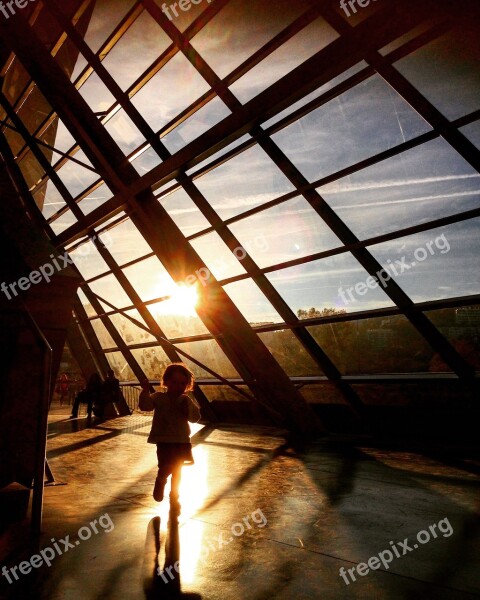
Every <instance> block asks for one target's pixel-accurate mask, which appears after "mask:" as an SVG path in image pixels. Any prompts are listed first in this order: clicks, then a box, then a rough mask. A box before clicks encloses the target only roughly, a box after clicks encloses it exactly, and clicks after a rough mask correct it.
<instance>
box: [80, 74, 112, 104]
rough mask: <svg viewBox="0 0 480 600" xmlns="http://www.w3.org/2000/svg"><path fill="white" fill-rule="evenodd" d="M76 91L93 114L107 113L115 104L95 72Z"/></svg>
mask: <svg viewBox="0 0 480 600" xmlns="http://www.w3.org/2000/svg"><path fill="white" fill-rule="evenodd" d="M78 91H79V93H80V95H81V96H82V97H83V99H84V100H85V102H86V103H87V104H88V106H89V107H90V108H91V109H92V111H93V112H94V113H97V112H105V111H107V110H108V109H109V108H110V107H111V106H112V104H113V103H114V102H115V97H114V96H113V95H112V94H111V93H110V92H109V91H108V88H107V86H106V85H105V84H104V83H103V81H102V80H101V79H100V77H99V76H98V74H97V73H96V72H93V73H92V74H91V75H90V77H89V78H88V79H87V81H86V82H85V83H84V84H83V85H82V87H81V88H80V89H79V90H78Z"/></svg>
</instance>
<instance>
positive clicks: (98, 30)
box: [82, 0, 134, 52]
mask: <svg viewBox="0 0 480 600" xmlns="http://www.w3.org/2000/svg"><path fill="white" fill-rule="evenodd" d="M133 4H134V0H115V2H96V3H95V9H94V11H93V14H92V17H91V19H90V23H89V25H88V29H87V33H86V34H85V42H86V43H87V44H88V45H89V46H90V48H91V49H92V50H93V52H97V50H98V49H99V48H100V46H101V45H102V44H103V43H104V41H105V40H106V39H107V37H108V36H109V35H110V33H112V31H113V30H114V28H115V27H116V26H117V24H118V23H119V22H120V20H121V19H122V18H123V16H124V15H125V14H126V13H127V11H128V10H129V9H130V8H131V7H132V6H133ZM82 37H83V33H82Z"/></svg>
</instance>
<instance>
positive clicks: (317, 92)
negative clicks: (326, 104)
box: [263, 60, 368, 129]
mask: <svg viewBox="0 0 480 600" xmlns="http://www.w3.org/2000/svg"><path fill="white" fill-rule="evenodd" d="M365 67H368V64H367V63H366V62H365V61H364V60H362V61H361V62H359V63H357V64H356V65H354V66H353V67H350V69H347V70H346V71H344V72H343V73H342V74H341V75H338V76H337V77H334V78H333V79H331V80H330V81H329V82H328V83H326V84H324V85H322V86H320V87H319V88H317V89H316V90H314V91H313V92H310V94H307V96H305V97H304V98H302V99H301V100H298V101H297V102H295V103H294V104H292V105H291V106H289V107H288V108H285V109H284V110H282V111H281V112H280V113H278V115H275V116H274V117H272V118H271V119H268V121H265V123H264V124H263V127H264V128H265V129H266V128H267V127H270V126H271V125H274V124H275V123H278V121H281V120H282V119H283V118H284V117H287V116H288V115H291V114H292V113H294V112H295V111H296V110H298V109H299V108H302V106H305V105H306V104H308V103H309V102H310V101H311V100H314V99H315V98H319V97H320V96H321V95H322V94H324V93H326V92H328V91H329V90H331V89H332V88H334V87H335V86H336V85H338V84H340V83H342V82H344V81H346V80H347V79H348V78H349V77H352V76H353V75H356V74H357V73H358V72H359V71H361V70H362V69H365Z"/></svg>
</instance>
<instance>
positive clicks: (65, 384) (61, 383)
mask: <svg viewBox="0 0 480 600" xmlns="http://www.w3.org/2000/svg"><path fill="white" fill-rule="evenodd" d="M69 387H70V380H69V379H68V375H67V374H66V373H62V374H61V375H60V377H59V379H58V381H57V387H56V390H55V391H56V392H57V394H58V395H59V396H60V406H63V401H64V400H65V399H66V398H68V389H69Z"/></svg>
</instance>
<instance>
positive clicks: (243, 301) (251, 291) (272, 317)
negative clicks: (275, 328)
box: [223, 279, 283, 326]
mask: <svg viewBox="0 0 480 600" xmlns="http://www.w3.org/2000/svg"><path fill="white" fill-rule="evenodd" d="M223 289H224V290H225V291H226V292H227V294H228V295H229V296H230V298H231V300H232V302H233V303H234V304H235V306H236V307H237V308H238V310H239V311H240V312H241V313H242V314H243V316H244V317H245V318H246V319H247V321H248V322H249V323H250V325H253V326H254V325H266V324H270V323H281V322H282V321H283V319H282V318H281V317H280V315H279V314H278V313H277V311H276V310H275V309H274V308H273V306H272V305H271V304H270V302H269V301H268V300H267V298H266V297H265V295H264V294H263V293H262V292H261V290H260V289H259V288H258V286H257V285H256V284H255V282H254V281H252V280H251V279H244V280H242V281H236V282H235V283H229V284H228V285H225V286H224V288H223Z"/></svg>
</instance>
